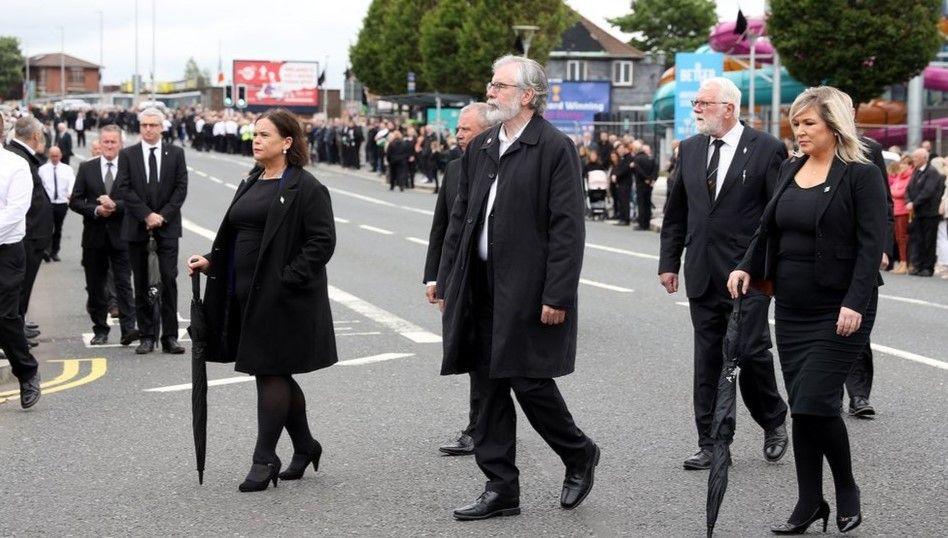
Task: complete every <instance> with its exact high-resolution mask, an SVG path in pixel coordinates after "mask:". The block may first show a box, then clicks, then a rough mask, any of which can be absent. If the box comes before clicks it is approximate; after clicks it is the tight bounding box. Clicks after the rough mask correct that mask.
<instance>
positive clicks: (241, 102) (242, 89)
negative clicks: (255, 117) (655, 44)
mask: <svg viewBox="0 0 948 538" xmlns="http://www.w3.org/2000/svg"><path fill="white" fill-rule="evenodd" d="M245 106H247V87H246V86H244V85H243V84H241V85H239V86H237V108H244V107H245Z"/></svg>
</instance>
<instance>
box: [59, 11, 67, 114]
mask: <svg viewBox="0 0 948 538" xmlns="http://www.w3.org/2000/svg"><path fill="white" fill-rule="evenodd" d="M59 93H61V94H63V99H65V98H66V29H65V28H64V27H62V26H60V27H59Z"/></svg>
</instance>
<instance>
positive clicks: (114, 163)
mask: <svg viewBox="0 0 948 538" xmlns="http://www.w3.org/2000/svg"><path fill="white" fill-rule="evenodd" d="M118 161H119V156H118V155H116V156H115V158H114V159H112V160H111V161H109V160H107V159H106V158H105V157H104V156H100V157H99V169H100V170H102V183H105V174H107V173H108V172H109V166H108V165H107V164H106V163H112V181H115V179H116V178H118ZM145 168H148V159H145ZM159 170H161V169H160V168H159ZM112 186H115V183H113V184H112ZM107 194H108V193H107Z"/></svg>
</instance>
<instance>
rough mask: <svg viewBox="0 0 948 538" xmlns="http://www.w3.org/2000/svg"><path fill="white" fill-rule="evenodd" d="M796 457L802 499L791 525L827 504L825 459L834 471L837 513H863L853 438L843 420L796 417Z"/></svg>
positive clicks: (841, 514) (794, 435)
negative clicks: (850, 440) (851, 445)
mask: <svg viewBox="0 0 948 538" xmlns="http://www.w3.org/2000/svg"><path fill="white" fill-rule="evenodd" d="M793 454H794V461H795V463H796V468H797V487H798V489H799V499H798V500H797V506H796V508H794V510H793V514H792V515H791V516H790V522H792V523H800V522H802V521H805V520H806V519H807V518H809V517H810V516H812V515H813V513H814V512H816V510H817V509H818V508H819V506H820V503H821V502H822V501H823V457H824V456H825V457H826V461H827V462H829V466H830V470H831V471H832V472H833V484H834V485H835V488H836V513H837V514H838V515H840V516H853V515H856V514H857V513H859V493H858V488H857V487H856V479H855V478H854V477H853V467H852V458H851V456H850V453H849V435H848V434H847V433H846V424H845V423H844V422H843V419H842V417H839V416H835V417H822V416H816V415H800V414H794V415H793Z"/></svg>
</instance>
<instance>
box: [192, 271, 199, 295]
mask: <svg viewBox="0 0 948 538" xmlns="http://www.w3.org/2000/svg"><path fill="white" fill-rule="evenodd" d="M191 295H192V296H193V298H194V300H196V301H200V300H201V273H200V271H195V272H194V273H192V274H191Z"/></svg>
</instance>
